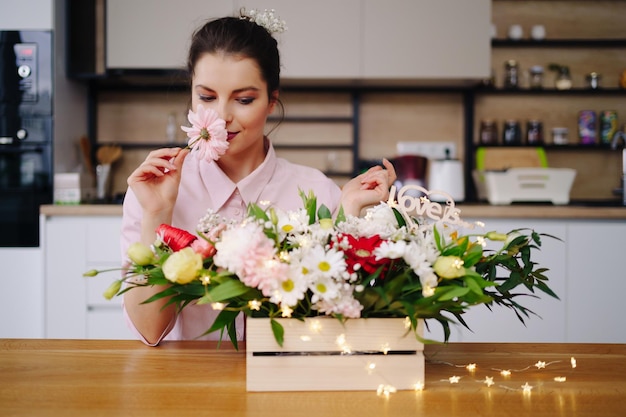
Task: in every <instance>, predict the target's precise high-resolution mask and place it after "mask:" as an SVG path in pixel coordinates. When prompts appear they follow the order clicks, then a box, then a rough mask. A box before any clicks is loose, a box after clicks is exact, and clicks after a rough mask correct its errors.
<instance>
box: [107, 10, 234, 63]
mask: <svg viewBox="0 0 626 417" xmlns="http://www.w3.org/2000/svg"><path fill="white" fill-rule="evenodd" d="M233 9H234V6H233V1H231V0H220V1H206V0H178V1H170V0H107V7H106V67H107V68H108V69H181V68H184V67H185V63H186V60H187V51H188V49H189V44H190V40H191V34H192V33H193V31H194V30H195V29H197V28H198V27H199V26H201V25H202V24H203V23H204V21H205V20H208V19H210V18H215V17H222V16H229V15H232V14H233Z"/></svg>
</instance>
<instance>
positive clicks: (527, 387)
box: [522, 382, 533, 394]
mask: <svg viewBox="0 0 626 417" xmlns="http://www.w3.org/2000/svg"><path fill="white" fill-rule="evenodd" d="M532 389H533V386H532V385H529V384H528V382H526V383H525V384H524V385H522V390H523V391H524V393H525V394H530V390H532Z"/></svg>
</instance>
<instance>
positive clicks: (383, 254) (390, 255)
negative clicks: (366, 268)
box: [374, 240, 408, 261]
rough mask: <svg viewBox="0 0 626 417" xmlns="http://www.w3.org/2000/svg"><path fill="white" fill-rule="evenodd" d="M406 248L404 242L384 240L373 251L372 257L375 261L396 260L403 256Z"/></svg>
mask: <svg viewBox="0 0 626 417" xmlns="http://www.w3.org/2000/svg"><path fill="white" fill-rule="evenodd" d="M407 247H408V245H407V243H406V242H405V241H404V240H401V241H399V242H392V241H390V240H385V241H384V242H383V243H381V244H380V246H379V247H377V248H376V249H374V255H375V256H376V260H377V261H379V260H381V259H398V258H402V257H403V256H404V253H405V252H406V249H407Z"/></svg>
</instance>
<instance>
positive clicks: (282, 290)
mask: <svg viewBox="0 0 626 417" xmlns="http://www.w3.org/2000/svg"><path fill="white" fill-rule="evenodd" d="M302 272H303V271H302V266H301V265H300V263H294V264H292V265H291V266H290V267H289V272H288V274H287V276H286V277H285V279H284V280H281V281H275V285H274V288H273V290H272V294H271V297H270V302H272V303H274V304H282V305H287V306H290V307H293V306H295V305H296V304H298V301H300V300H302V299H304V295H305V294H306V292H307V290H308V286H309V280H308V279H307V277H306V276H305V275H304V274H303V273H302Z"/></svg>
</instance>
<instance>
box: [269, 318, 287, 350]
mask: <svg viewBox="0 0 626 417" xmlns="http://www.w3.org/2000/svg"><path fill="white" fill-rule="evenodd" d="M270 325H271V326H272V333H274V339H276V343H278V345H279V346H280V347H283V343H284V342H285V329H284V328H283V325H282V324H280V323H279V322H277V321H276V320H274V319H273V318H272V319H270Z"/></svg>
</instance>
